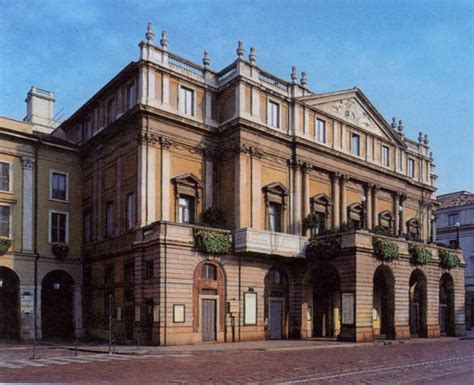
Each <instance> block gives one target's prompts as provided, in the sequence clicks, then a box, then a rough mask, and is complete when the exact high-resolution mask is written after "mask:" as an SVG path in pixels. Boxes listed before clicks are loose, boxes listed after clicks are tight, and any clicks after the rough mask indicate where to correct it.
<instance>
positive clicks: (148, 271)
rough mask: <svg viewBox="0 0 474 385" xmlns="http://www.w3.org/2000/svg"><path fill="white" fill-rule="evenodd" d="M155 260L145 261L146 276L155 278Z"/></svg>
mask: <svg viewBox="0 0 474 385" xmlns="http://www.w3.org/2000/svg"><path fill="white" fill-rule="evenodd" d="M154 275H155V274H154V272H153V261H146V262H145V278H153V276H154Z"/></svg>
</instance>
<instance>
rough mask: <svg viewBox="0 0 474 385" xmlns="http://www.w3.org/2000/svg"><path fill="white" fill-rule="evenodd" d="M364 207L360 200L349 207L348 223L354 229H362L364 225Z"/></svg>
mask: <svg viewBox="0 0 474 385" xmlns="http://www.w3.org/2000/svg"><path fill="white" fill-rule="evenodd" d="M363 218H364V208H363V207H362V204H361V203H359V202H356V203H353V204H351V205H350V206H348V207H347V223H348V224H349V225H350V226H351V227H352V228H354V229H360V228H362V226H363Z"/></svg>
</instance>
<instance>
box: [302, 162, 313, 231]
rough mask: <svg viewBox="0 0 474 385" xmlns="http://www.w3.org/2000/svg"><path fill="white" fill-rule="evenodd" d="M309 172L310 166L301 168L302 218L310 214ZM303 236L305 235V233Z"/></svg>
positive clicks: (304, 165) (306, 165)
mask: <svg viewBox="0 0 474 385" xmlns="http://www.w3.org/2000/svg"><path fill="white" fill-rule="evenodd" d="M310 170H311V165H310V164H308V163H304V164H303V165H302V167H301V171H302V179H303V218H306V217H307V216H308V214H309V212H310V209H311V208H310V206H309V171H310ZM303 235H307V232H306V233H304V234H303Z"/></svg>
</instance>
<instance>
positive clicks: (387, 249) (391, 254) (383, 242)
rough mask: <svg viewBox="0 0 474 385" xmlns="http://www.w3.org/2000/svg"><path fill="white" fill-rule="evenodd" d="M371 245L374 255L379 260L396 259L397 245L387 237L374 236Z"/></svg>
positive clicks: (388, 260)
mask: <svg viewBox="0 0 474 385" xmlns="http://www.w3.org/2000/svg"><path fill="white" fill-rule="evenodd" d="M373 247H374V254H375V256H376V257H377V258H378V259H380V260H381V261H387V262H390V261H393V260H394V259H398V245H397V244H396V243H395V242H393V241H391V240H389V239H383V238H374V240H373Z"/></svg>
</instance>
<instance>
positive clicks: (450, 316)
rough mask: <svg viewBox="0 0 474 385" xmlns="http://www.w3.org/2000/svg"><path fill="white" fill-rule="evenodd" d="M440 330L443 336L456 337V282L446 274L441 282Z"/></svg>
mask: <svg viewBox="0 0 474 385" xmlns="http://www.w3.org/2000/svg"><path fill="white" fill-rule="evenodd" d="M439 328H440V332H441V335H447V336H454V334H455V333H454V282H453V278H452V277H451V276H450V275H449V274H448V273H444V274H443V276H442V277H441V279H440V282H439Z"/></svg>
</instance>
